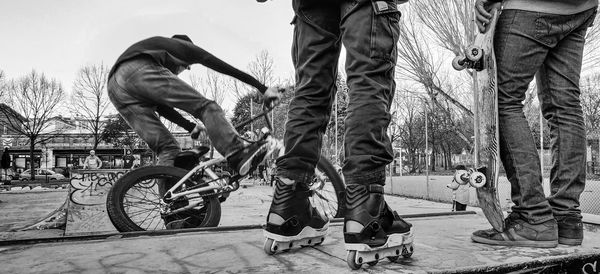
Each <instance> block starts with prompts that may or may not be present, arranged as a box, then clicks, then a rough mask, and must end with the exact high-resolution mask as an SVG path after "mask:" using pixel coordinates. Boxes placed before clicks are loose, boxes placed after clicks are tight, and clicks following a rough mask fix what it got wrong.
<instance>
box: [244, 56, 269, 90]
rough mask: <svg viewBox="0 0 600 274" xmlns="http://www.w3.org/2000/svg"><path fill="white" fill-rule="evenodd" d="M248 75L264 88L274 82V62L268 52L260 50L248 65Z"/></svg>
mask: <svg viewBox="0 0 600 274" xmlns="http://www.w3.org/2000/svg"><path fill="white" fill-rule="evenodd" d="M248 68H249V69H250V74H252V76H254V77H255V78H256V79H257V80H258V81H259V82H261V83H263V84H264V85H266V86H271V85H272V84H273V83H275V82H276V79H275V75H274V70H275V67H274V62H273V58H272V57H271V55H269V52H268V51H266V50H262V51H261V52H260V53H259V54H258V55H257V56H256V57H255V58H254V60H253V61H252V62H250V64H249V65H248Z"/></svg>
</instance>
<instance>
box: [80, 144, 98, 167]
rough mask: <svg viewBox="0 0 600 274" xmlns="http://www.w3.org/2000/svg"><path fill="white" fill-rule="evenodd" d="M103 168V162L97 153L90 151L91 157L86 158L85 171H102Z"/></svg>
mask: <svg viewBox="0 0 600 274" xmlns="http://www.w3.org/2000/svg"><path fill="white" fill-rule="evenodd" d="M100 168H102V160H100V158H99V157H98V156H96V151H94V150H93V149H92V150H90V155H88V156H87V157H85V161H84V162H83V169H100Z"/></svg>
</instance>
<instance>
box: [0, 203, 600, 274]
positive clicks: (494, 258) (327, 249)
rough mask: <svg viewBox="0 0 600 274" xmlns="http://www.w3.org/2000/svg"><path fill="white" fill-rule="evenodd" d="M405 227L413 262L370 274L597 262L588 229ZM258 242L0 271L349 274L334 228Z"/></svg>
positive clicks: (463, 220)
mask: <svg viewBox="0 0 600 274" xmlns="http://www.w3.org/2000/svg"><path fill="white" fill-rule="evenodd" d="M409 221H410V222H412V223H413V225H414V228H415V234H416V236H415V254H414V255H413V257H412V258H410V259H400V260H399V262H398V263H389V262H387V261H382V262H380V263H379V264H378V265H377V266H374V267H370V268H368V272H369V273H388V272H389V273H426V272H433V273H435V272H442V273H443V272H451V273H457V272H458V273H461V272H468V273H484V272H489V271H500V273H506V272H507V271H511V270H512V271H515V270H523V269H535V268H536V267H540V266H542V267H546V268H549V267H551V266H555V267H557V266H558V267H561V264H562V266H565V265H566V264H567V263H568V262H569V261H572V260H573V259H574V258H584V259H585V260H587V261H585V260H584V261H583V262H582V263H580V264H579V265H575V266H569V268H570V270H578V269H572V268H579V269H581V268H585V269H587V270H592V269H593V266H594V264H596V261H595V260H597V259H598V258H599V256H600V249H599V248H598V247H600V233H598V232H596V231H591V230H587V231H586V234H585V237H586V238H585V242H584V244H583V245H582V246H580V247H568V246H563V245H560V246H559V247H558V248H552V249H534V248H509V247H494V246H488V245H481V244H475V243H472V242H471V241H470V238H469V237H470V233H471V232H472V231H473V230H475V229H485V228H488V227H489V225H488V224H487V222H486V221H485V219H484V218H483V216H481V215H461V216H452V217H434V218H416V219H410V220H409ZM263 241H264V238H263V235H262V230H260V229H250V230H242V231H218V232H192V233H180V234H176V235H169V236H151V237H150V236H143V237H136V238H128V239H117V238H114V239H109V240H102V241H85V242H69V243H45V244H35V245H27V246H5V247H0V264H1V265H2V266H3V267H2V272H4V273H23V272H27V273H125V272H126V273H281V272H286V273H349V272H351V271H350V270H349V268H348V267H347V265H346V262H345V258H346V251H345V250H344V244H343V238H342V227H341V226H340V225H337V224H335V225H332V227H331V229H330V234H329V236H328V238H327V239H326V240H325V242H324V243H323V245H321V246H318V247H316V248H312V247H311V248H304V249H301V250H293V251H291V252H287V253H282V254H277V255H275V256H268V255H266V254H265V253H264V252H263V251H262V245H263ZM363 271H367V269H364V268H363ZM455 271H456V272H455ZM578 272H579V271H578ZM547 273H556V272H554V271H552V270H550V272H547ZM580 273H581V272H580ZM583 273H585V272H583Z"/></svg>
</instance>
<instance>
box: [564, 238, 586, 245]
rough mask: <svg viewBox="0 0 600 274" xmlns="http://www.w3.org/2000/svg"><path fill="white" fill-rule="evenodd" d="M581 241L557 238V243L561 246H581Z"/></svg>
mask: <svg viewBox="0 0 600 274" xmlns="http://www.w3.org/2000/svg"><path fill="white" fill-rule="evenodd" d="M582 242H583V239H570V238H561V237H558V243H559V244H561V245H581V243H582Z"/></svg>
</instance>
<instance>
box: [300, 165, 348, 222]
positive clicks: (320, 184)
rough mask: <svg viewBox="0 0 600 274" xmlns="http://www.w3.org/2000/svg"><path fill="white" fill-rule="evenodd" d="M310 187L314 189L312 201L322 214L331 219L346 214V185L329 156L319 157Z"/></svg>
mask: <svg viewBox="0 0 600 274" xmlns="http://www.w3.org/2000/svg"><path fill="white" fill-rule="evenodd" d="M309 188H310V189H311V190H312V191H313V195H312V196H311V197H310V198H309V199H310V202H311V203H312V205H313V206H314V207H315V208H316V209H317V210H318V211H319V212H320V213H321V214H322V215H324V216H327V217H328V218H329V219H331V218H341V217H343V216H344V208H345V205H344V192H345V191H346V185H345V184H344V180H342V177H341V176H340V175H339V174H338V173H337V172H336V170H335V168H334V167H333V165H332V164H331V162H329V160H327V158H325V157H323V156H321V158H320V159H319V162H318V163H317V168H316V170H315V176H314V177H313V180H312V182H311V183H310V185H309Z"/></svg>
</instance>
